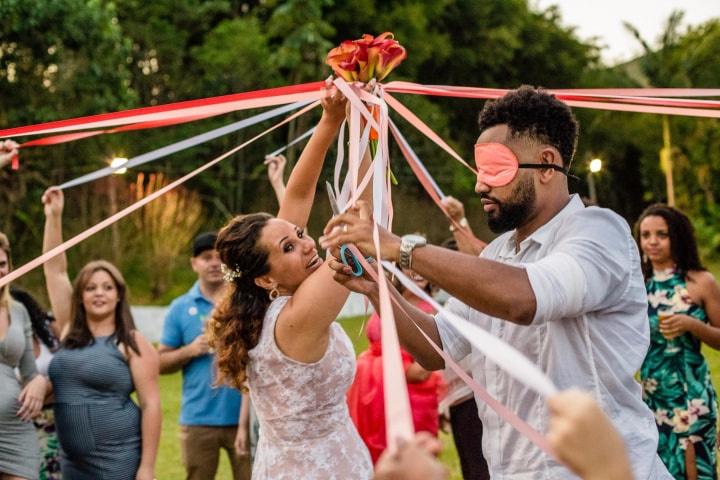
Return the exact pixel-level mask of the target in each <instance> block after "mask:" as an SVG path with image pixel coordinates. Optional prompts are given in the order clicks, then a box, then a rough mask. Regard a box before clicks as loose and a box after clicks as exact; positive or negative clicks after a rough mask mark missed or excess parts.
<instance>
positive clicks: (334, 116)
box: [320, 78, 347, 125]
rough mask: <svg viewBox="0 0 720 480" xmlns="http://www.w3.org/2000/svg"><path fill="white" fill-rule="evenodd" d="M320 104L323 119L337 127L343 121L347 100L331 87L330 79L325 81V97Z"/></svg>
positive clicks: (333, 86) (335, 88)
mask: <svg viewBox="0 0 720 480" xmlns="http://www.w3.org/2000/svg"><path fill="white" fill-rule="evenodd" d="M320 104H321V105H322V108H323V115H322V118H323V119H326V120H329V121H331V122H332V123H335V124H338V125H339V124H340V123H342V121H343V119H345V105H346V104H347V99H346V98H345V95H343V94H342V92H340V90H338V89H337V87H335V85H333V83H332V80H331V79H330V78H328V79H327V80H325V97H323V98H322V100H320Z"/></svg>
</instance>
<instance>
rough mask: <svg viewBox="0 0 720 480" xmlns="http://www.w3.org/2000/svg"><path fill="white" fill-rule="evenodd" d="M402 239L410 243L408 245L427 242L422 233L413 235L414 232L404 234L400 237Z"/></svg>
mask: <svg viewBox="0 0 720 480" xmlns="http://www.w3.org/2000/svg"><path fill="white" fill-rule="evenodd" d="M402 239H403V240H404V241H405V242H406V243H408V244H410V245H413V246H417V245H425V244H426V243H427V240H426V239H425V237H423V236H422V235H415V234H411V235H404V236H403V237H402Z"/></svg>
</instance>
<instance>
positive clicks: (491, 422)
mask: <svg viewBox="0 0 720 480" xmlns="http://www.w3.org/2000/svg"><path fill="white" fill-rule="evenodd" d="M479 124H480V132H481V133H480V137H479V138H478V141H477V144H476V145H475V161H476V164H477V167H478V177H477V183H476V186H475V191H476V192H477V193H478V195H479V196H480V200H481V203H482V205H483V209H484V211H485V213H486V214H487V216H488V224H489V226H490V228H491V229H492V230H493V231H494V232H496V233H502V235H500V236H499V237H498V238H496V239H495V240H494V241H493V242H491V243H490V244H489V245H488V246H487V247H486V248H485V250H483V252H482V254H481V255H480V257H473V256H470V255H466V254H463V253H459V252H454V251H451V250H447V249H444V248H440V247H435V246H431V245H426V244H425V242H424V241H423V240H422V239H421V238H419V237H417V236H413V235H406V236H404V237H402V238H400V237H397V236H395V235H393V234H392V233H390V232H388V231H386V230H383V229H381V230H380V244H381V245H380V248H381V252H380V253H381V256H382V258H383V259H384V260H391V261H395V262H398V263H399V266H400V267H403V268H412V270H414V271H415V272H417V273H418V274H420V275H422V276H423V277H425V278H427V279H428V280H429V281H430V282H431V283H433V284H434V285H437V286H439V287H440V288H442V289H444V290H445V291H447V292H449V293H450V294H451V295H453V297H454V298H452V299H451V300H450V302H449V303H448V308H449V309H450V310H451V311H452V312H454V313H456V314H457V315H459V316H461V317H463V318H465V319H467V320H468V321H470V322H472V323H474V324H475V325H478V326H480V327H482V328H484V329H486V330H487V331H489V332H490V333H492V334H493V335H495V336H497V337H499V338H501V339H502V340H504V341H505V342H507V343H509V344H510V345H512V346H513V347H515V348H516V349H518V350H519V351H521V352H522V353H523V354H524V355H526V356H527V357H528V358H529V359H530V360H531V361H532V362H534V363H535V364H537V365H538V366H540V368H542V370H543V371H544V372H545V373H546V374H547V375H548V376H549V377H550V378H551V379H552V380H553V381H554V383H555V385H557V387H558V388H559V389H561V390H564V389H567V388H570V387H579V388H581V389H583V390H586V391H587V392H589V393H591V394H592V395H593V396H594V397H595V399H596V400H597V401H598V402H599V404H600V405H601V406H602V407H603V409H604V410H605V412H606V413H607V414H608V415H609V416H610V418H611V419H612V420H613V422H614V424H615V426H616V427H617V429H618V430H619V431H620V433H621V434H622V436H623V437H624V440H625V443H626V446H627V449H628V454H629V457H630V461H631V463H632V465H633V469H634V474H635V478H636V479H637V480H646V479H653V480H655V479H670V478H671V477H670V475H669V474H668V472H667V470H666V469H665V467H664V466H663V465H662V463H661V462H660V460H659V458H658V457H657V455H656V453H655V452H656V448H657V441H658V434H657V429H656V427H655V422H654V417H653V415H652V413H651V412H650V410H649V409H648V408H647V406H646V405H645V404H644V403H643V401H642V398H641V392H640V386H639V385H638V384H637V382H635V380H634V377H633V376H634V374H635V372H637V371H638V369H639V367H640V364H641V363H642V361H643V358H644V357H645V353H646V351H647V348H648V344H649V325H648V320H647V313H646V312H647V300H646V294H645V287H644V284H643V277H642V274H641V271H640V259H639V256H638V251H637V247H636V246H635V242H634V241H633V238H632V236H631V234H630V229H629V228H628V225H627V223H626V222H625V221H624V220H623V219H622V218H621V217H619V216H618V215H616V214H615V213H613V212H612V211H610V210H606V209H601V208H585V207H584V206H583V203H582V201H581V200H580V198H579V197H578V196H577V195H570V194H569V192H568V184H567V174H568V170H569V169H570V164H571V161H572V158H573V155H574V152H575V146H576V142H577V132H578V125H577V122H576V120H575V118H574V116H573V114H572V112H571V111H570V109H569V108H568V107H567V106H566V105H565V104H564V103H562V102H561V101H559V100H557V99H556V98H555V97H554V96H552V95H550V94H548V93H546V92H544V91H542V90H536V89H534V88H531V87H527V86H523V87H521V88H519V89H517V90H515V91H512V92H510V93H508V94H507V95H505V96H504V97H503V98H501V99H499V100H497V101H494V102H488V103H487V104H486V105H485V108H484V109H483V111H482V112H481V114H480V119H479ZM355 210H356V211H355V212H351V213H346V214H344V215H341V216H338V217H335V218H333V219H332V220H331V221H330V223H328V225H327V227H326V229H325V233H326V236H325V237H323V238H321V239H320V241H321V245H322V246H323V247H324V248H337V247H338V246H339V245H342V244H346V243H352V244H355V245H356V246H357V247H358V248H359V249H360V250H361V251H362V252H363V254H365V255H375V254H376V252H375V248H374V245H373V242H372V231H373V230H372V229H373V227H372V223H371V220H368V217H369V214H368V212H367V211H366V207H365V206H363V205H360V206H359V207H358V208H356V209H355ZM358 213H362V214H361V215H359V216H358ZM335 227H340V228H335ZM330 265H331V267H333V268H334V269H335V270H336V271H337V272H338V274H337V275H336V279H337V280H338V281H341V282H344V283H345V284H346V285H347V286H348V288H351V289H355V290H357V291H361V292H362V293H365V294H367V295H368V296H369V297H370V299H371V301H372V302H373V303H374V304H375V306H376V308H377V304H378V293H377V287H376V285H374V284H372V283H370V282H369V281H367V280H356V279H354V277H350V276H348V275H347V273H348V272H347V269H346V268H345V266H344V265H343V264H341V263H339V262H337V261H331V263H330ZM392 294H393V295H394V296H395V298H396V299H397V300H398V301H399V302H400V304H401V306H402V309H400V308H398V307H397V306H393V308H394V314H395V319H396V324H397V328H398V334H399V336H400V341H401V342H402V344H403V346H404V347H405V348H406V349H407V350H408V351H409V352H410V353H411V354H412V355H413V356H414V357H415V358H416V360H417V361H418V362H420V364H421V365H423V366H424V367H425V368H428V369H432V370H437V369H440V368H443V366H444V362H443V359H442V358H441V357H440V356H439V355H438V354H437V353H436V352H435V351H434V350H433V349H432V347H431V346H430V345H429V344H428V342H427V341H426V340H425V339H424V338H423V337H422V335H421V334H420V332H418V330H417V329H416V328H415V326H414V325H413V324H412V323H413V322H415V323H416V324H418V325H419V326H420V327H421V328H422V329H423V330H424V331H425V333H426V334H427V335H429V336H430V338H432V340H433V341H434V342H435V343H436V344H438V345H442V348H443V349H444V350H445V351H446V352H447V353H449V354H450V355H451V356H452V357H453V358H454V359H456V360H459V359H462V358H463V357H465V356H467V355H471V359H472V364H473V368H472V374H473V377H474V379H475V380H476V381H477V382H478V383H480V384H481V385H483V386H485V388H486V389H487V390H488V392H489V393H490V394H491V395H493V396H494V397H495V398H497V399H498V400H499V401H500V402H502V403H504V404H505V405H507V406H508V407H509V408H510V409H511V410H512V411H514V412H515V413H517V414H518V415H519V416H520V417H521V418H523V419H525V420H526V421H527V422H528V423H529V424H530V425H531V426H533V427H534V428H535V429H537V430H538V431H540V432H546V431H547V429H548V413H547V408H546V406H545V401H544V399H543V398H542V397H540V396H539V395H538V394H537V393H536V392H534V391H533V390H530V389H528V388H526V387H525V386H523V385H522V384H520V383H518V382H517V381H516V380H514V379H513V378H512V377H510V376H509V375H507V374H506V373H505V372H504V371H503V370H502V369H501V368H500V367H499V366H498V365H496V364H494V363H492V362H490V361H489V360H487V359H486V358H485V357H484V356H483V355H482V354H481V353H480V352H478V351H476V350H474V349H473V347H472V346H471V344H470V343H469V342H468V341H467V339H465V338H464V337H463V336H462V335H461V334H460V333H458V332H457V331H456V330H455V329H454V328H453V327H452V325H451V324H450V323H449V322H448V321H447V320H446V319H445V318H443V316H442V315H441V314H438V315H436V316H435V317H434V318H433V317H432V316H430V315H427V314H425V313H423V312H421V311H419V310H418V309H416V308H414V307H413V306H411V305H410V304H408V303H407V302H404V301H403V300H402V297H400V296H399V295H398V294H397V293H396V292H392ZM478 413H479V415H480V418H481V420H482V423H483V425H484V426H485V431H484V432H483V451H484V453H485V456H486V458H487V461H488V465H489V468H490V473H491V476H492V478H501V479H502V478H512V479H518V480H525V479H528V480H529V479H537V478H552V479H569V478H576V477H574V476H573V475H572V474H571V473H570V472H569V471H568V470H567V469H565V468H564V467H563V466H561V465H560V464H558V463H557V462H555V461H554V460H553V459H551V458H549V457H548V456H546V455H545V454H544V453H543V452H541V451H540V450H539V449H538V448H537V447H536V446H535V445H534V444H532V443H531V442H530V441H529V440H528V439H527V438H525V437H524V436H522V435H521V434H520V433H518V432H517V431H516V430H514V429H513V428H512V427H511V426H510V425H509V424H507V423H505V422H504V421H502V419H501V418H500V417H499V416H498V415H497V414H495V412H494V411H493V410H491V409H490V408H489V407H488V406H487V405H485V403H484V402H481V401H478Z"/></svg>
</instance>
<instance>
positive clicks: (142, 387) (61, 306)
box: [43, 188, 161, 480]
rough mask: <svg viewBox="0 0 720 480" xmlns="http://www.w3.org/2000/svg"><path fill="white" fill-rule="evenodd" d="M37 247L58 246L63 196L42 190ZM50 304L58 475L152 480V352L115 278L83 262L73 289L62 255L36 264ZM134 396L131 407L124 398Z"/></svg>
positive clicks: (105, 266) (155, 431)
mask: <svg viewBox="0 0 720 480" xmlns="http://www.w3.org/2000/svg"><path fill="white" fill-rule="evenodd" d="M43 203H44V204H45V215H46V221H45V238H44V243H43V250H44V251H48V250H50V249H52V248H53V247H55V246H56V245H59V244H60V243H61V242H62V222H61V217H62V210H63V194H62V192H61V191H60V190H58V189H54V188H52V189H49V190H48V191H47V192H45V194H44V195H43ZM44 272H45V281H46V284H47V289H48V294H49V297H50V304H51V305H52V310H53V313H54V315H55V317H56V318H57V319H58V321H60V322H61V323H63V324H65V322H67V323H66V324H67V326H68V328H67V329H66V330H67V331H66V332H63V335H62V337H61V342H62V343H61V348H60V350H59V351H58V352H57V353H55V356H54V357H53V359H52V361H51V362H50V368H49V374H50V380H51V381H52V384H53V388H54V393H55V403H54V410H55V423H56V425H57V431H58V437H59V440H60V447H61V449H62V452H61V465H62V474H63V478H66V479H72V480H133V479H134V480H152V479H153V478H154V474H155V460H156V456H157V448H158V442H159V439H160V422H161V412H160V393H159V388H158V375H159V364H158V356H157V352H156V351H155V349H154V348H153V346H152V345H151V344H150V342H149V341H148V340H147V339H146V338H145V337H144V336H143V335H142V334H141V333H140V332H138V331H137V330H136V329H135V325H134V322H133V319H132V315H131V314H130V305H129V303H128V300H127V288H126V285H125V281H124V279H123V277H122V274H121V273H120V272H119V271H118V269H117V268H116V267H115V266H114V265H112V264H111V263H109V262H105V261H102V260H100V261H94V262H90V263H88V264H87V265H85V267H83V268H82V269H81V270H80V273H78V276H77V278H76V280H75V283H74V285H71V283H70V278H69V276H68V272H67V259H66V257H65V255H64V254H62V255H58V256H57V257H55V258H53V259H51V260H49V261H48V262H47V263H45V265H44ZM135 391H136V392H137V398H138V401H139V405H137V404H135V402H133V400H132V398H131V397H130V395H131V393H133V392H135Z"/></svg>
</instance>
